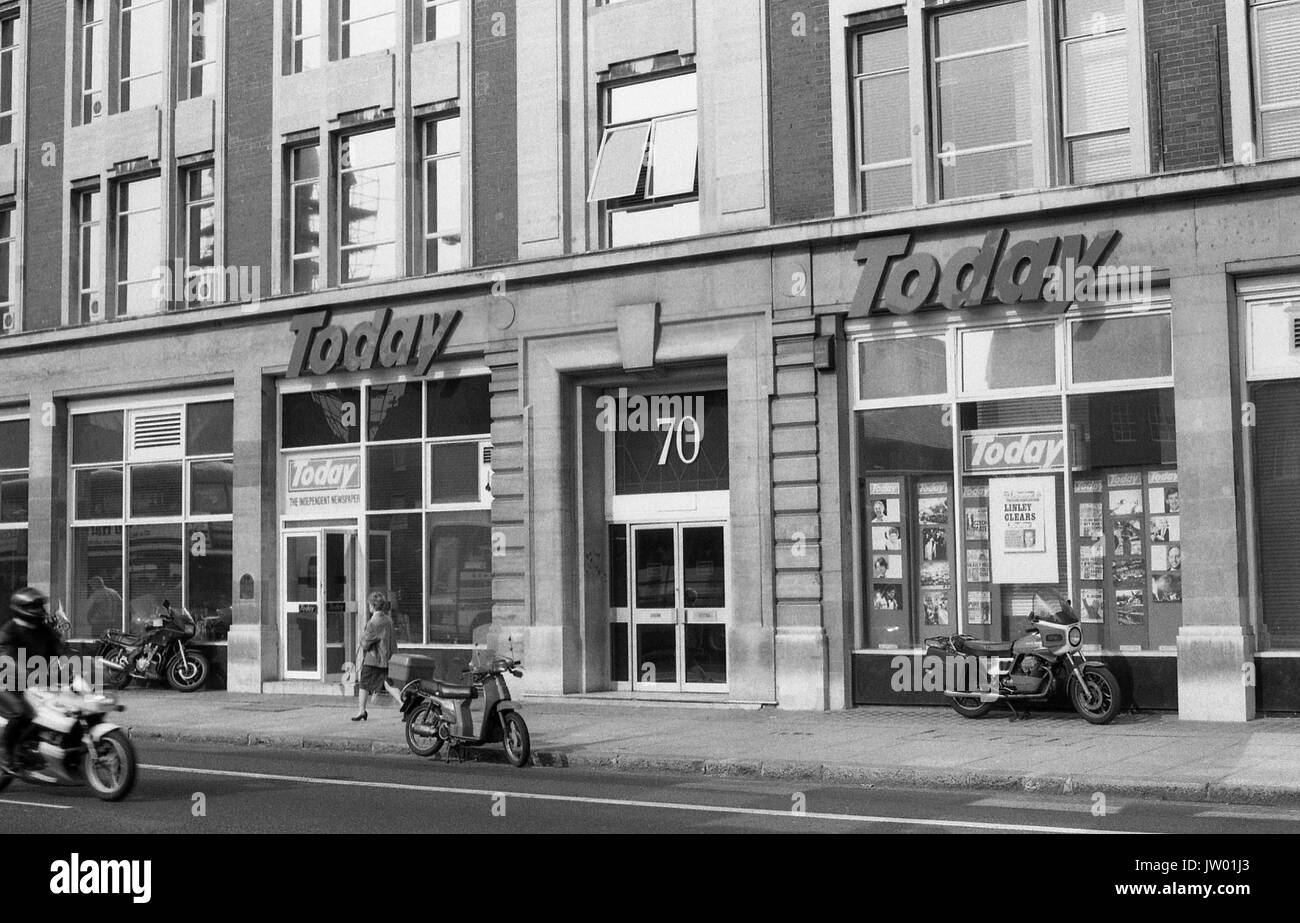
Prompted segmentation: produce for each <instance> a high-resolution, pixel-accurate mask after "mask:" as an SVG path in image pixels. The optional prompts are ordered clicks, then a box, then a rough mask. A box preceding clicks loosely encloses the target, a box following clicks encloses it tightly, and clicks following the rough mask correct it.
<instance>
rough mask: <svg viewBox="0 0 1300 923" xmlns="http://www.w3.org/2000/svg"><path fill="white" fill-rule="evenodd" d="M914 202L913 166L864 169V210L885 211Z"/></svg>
mask: <svg viewBox="0 0 1300 923" xmlns="http://www.w3.org/2000/svg"><path fill="white" fill-rule="evenodd" d="M911 204H912V166H911V164H907V165H905V166H900V167H884V168H883V169H878V170H864V171H862V209H863V211H884V210H885V209H887V208H904V207H906V206H908V205H911Z"/></svg>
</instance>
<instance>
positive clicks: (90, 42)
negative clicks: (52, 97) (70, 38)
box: [73, 0, 109, 125]
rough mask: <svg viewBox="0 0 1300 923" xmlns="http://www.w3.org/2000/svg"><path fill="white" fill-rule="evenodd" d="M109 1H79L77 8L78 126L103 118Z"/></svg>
mask: <svg viewBox="0 0 1300 923" xmlns="http://www.w3.org/2000/svg"><path fill="white" fill-rule="evenodd" d="M108 3H109V0H80V2H79V3H78V5H77V29H76V34H75V36H74V38H75V42H74V46H75V48H76V52H77V53H76V55H75V56H74V58H73V60H74V61H75V62H76V81H77V86H78V96H79V100H78V101H79V103H80V105H79V106H78V107H77V109H76V114H77V118H78V122H77V124H80V125H88V124H89V123H91V122H93V121H94V120H95V119H98V118H102V117H103V115H104V114H105V110H104V86H105V81H106V79H107V74H108V56H107V53H106V52H107V49H108V30H107V24H106V19H105V17H106V15H107V11H108Z"/></svg>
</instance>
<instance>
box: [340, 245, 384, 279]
mask: <svg viewBox="0 0 1300 923" xmlns="http://www.w3.org/2000/svg"><path fill="white" fill-rule="evenodd" d="M396 260H397V248H396V247H395V246H394V245H392V244H385V245H383V246H381V247H360V248H358V249H356V250H349V251H348V252H347V253H345V254H344V255H343V281H344V282H365V281H367V280H370V279H389V278H392V277H393V276H394V275H396V274H397V262H396Z"/></svg>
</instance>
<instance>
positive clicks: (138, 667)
mask: <svg viewBox="0 0 1300 923" xmlns="http://www.w3.org/2000/svg"><path fill="white" fill-rule="evenodd" d="M145 627H146V629H147V632H146V634H144V635H131V634H127V633H126V632H124V631H117V630H116V629H112V628H110V629H108V631H106V632H104V637H103V639H102V640H101V641H100V642H99V651H98V654H99V656H100V657H101V658H103V661H104V681H105V683H106V684H107V685H108V686H110V687H112V688H114V689H125V688H126V687H127V686H128V685H130V683H131V680H132V679H139V680H146V681H147V680H160V679H165V680H167V682H168V684H170V685H171V687H172V688H173V689H175V690H177V691H178V692H194V691H195V690H196V689H202V688H203V684H204V683H206V682H207V681H208V670H209V669H210V667H209V664H208V658H206V657H204V656H203V655H202V654H200V653H199V652H198V651H196V650H193V649H192V648H188V647H186V646H185V642H186V641H189V640H190V639H192V638H193V637H194V634H195V631H196V626H195V622H194V619H193V618H192V617H191V616H190V614H189V613H188V612H186V611H185V609H183V608H181V609H173V608H172V606H171V603H170V602H168V601H167V600H165V599H164V600H163V602H162V605H161V606H159V607H158V609H157V611H155V612H154V617H153V618H152V619H151V620H150V621H149V622H148V624H147V625H146V626H145Z"/></svg>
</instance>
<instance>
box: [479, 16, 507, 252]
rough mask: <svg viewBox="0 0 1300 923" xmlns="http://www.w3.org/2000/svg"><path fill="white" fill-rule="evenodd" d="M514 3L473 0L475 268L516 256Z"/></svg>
mask: <svg viewBox="0 0 1300 923" xmlns="http://www.w3.org/2000/svg"><path fill="white" fill-rule="evenodd" d="M516 23H517V20H516V17H515V0H474V11H473V25H472V29H473V35H472V38H471V41H472V43H473V56H472V57H471V59H470V60H471V62H472V69H473V73H472V74H471V75H470V99H471V101H472V102H471V105H472V106H473V111H474V129H473V131H474V142H473V143H474V149H473V156H474V169H473V171H472V173H471V177H472V182H473V183H474V187H473V190H472V195H473V203H474V204H473V210H474V230H473V241H474V263H475V265H480V266H481V265H489V264H493V263H506V262H510V261H512V260H514V259H516V258H517V257H518V254H519V195H518V185H519V180H518V159H519V143H518V126H517V121H518V119H517V113H516V109H515V86H516V82H517V81H516V71H517V65H516V61H515V55H516V49H515V45H516V42H515V27H516Z"/></svg>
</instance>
